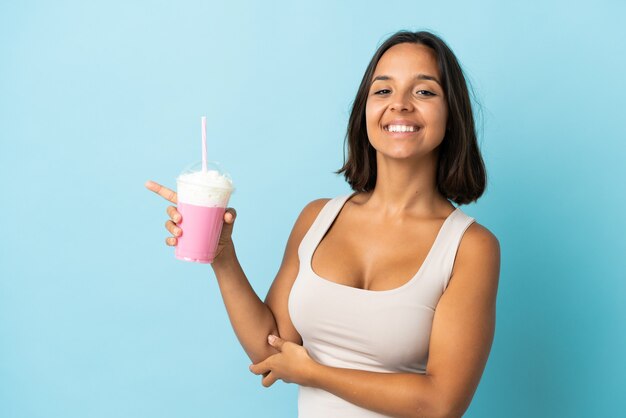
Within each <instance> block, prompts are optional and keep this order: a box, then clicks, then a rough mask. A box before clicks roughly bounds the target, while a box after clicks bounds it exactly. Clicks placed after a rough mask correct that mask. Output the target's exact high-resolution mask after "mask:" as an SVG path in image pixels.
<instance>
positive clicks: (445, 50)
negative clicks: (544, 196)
mask: <svg viewBox="0 0 626 418" xmlns="http://www.w3.org/2000/svg"><path fill="white" fill-rule="evenodd" d="M405 42H408V43H414V44H420V45H424V46H427V47H429V48H430V49H432V50H433V51H434V53H435V55H436V57H437V64H438V66H439V72H440V74H441V83H442V87H443V91H444V94H445V97H446V100H447V103H448V122H447V126H448V128H447V130H446V134H445V137H444V139H443V141H442V142H441V145H439V161H438V164H437V188H438V190H439V192H440V193H441V194H442V195H443V196H444V197H445V198H446V199H449V200H452V201H453V202H455V203H457V204H458V205H463V204H467V203H470V202H473V201H476V200H478V198H479V197H480V196H481V195H482V194H483V192H484V191H485V186H486V182H487V178H486V177H487V175H486V171H485V164H484V162H483V158H482V156H481V154H480V150H479V149H478V142H477V139H476V128H475V123H474V116H473V113H472V104H471V101H470V96H469V91H468V88H467V83H466V80H465V77H464V76H463V71H462V70H461V66H460V65H459V62H458V61H457V59H456V57H455V56H454V53H453V52H452V51H451V50H450V48H449V47H448V46H447V45H446V43H445V42H444V41H443V40H442V39H441V38H439V37H438V36H436V35H434V34H432V33H430V32H425V31H420V32H409V31H399V32H396V33H395V34H393V35H392V36H391V37H389V38H388V39H387V40H386V41H385V42H383V44H382V45H381V46H380V47H379V48H378V50H377V51H376V53H375V54H374V56H373V57H372V60H371V61H370V63H369V65H368V66H367V69H366V70H365V74H364V75H363V79H362V80H361V85H360V86H359V90H358V91H357V93H356V98H355V99H354V103H353V105H352V111H351V113H350V119H349V121H348V130H347V133H346V138H345V140H346V142H347V143H348V159H347V161H346V159H345V155H344V165H343V167H342V168H341V169H339V170H337V171H336V172H335V173H336V174H341V173H343V174H344V177H345V178H346V181H347V182H348V183H349V184H350V187H351V188H352V190H354V191H356V192H369V191H371V190H373V189H374V186H375V185H376V173H377V167H376V150H375V149H374V147H372V145H371V144H370V142H369V139H368V137H367V127H366V121H365V104H366V102H367V97H368V94H369V88H370V84H371V82H372V77H373V75H374V70H375V69H376V65H377V64H378V61H379V60H380V58H381V57H382V56H383V54H384V53H385V52H386V51H387V50H388V49H389V48H391V47H392V46H394V45H397V44H401V43H405Z"/></svg>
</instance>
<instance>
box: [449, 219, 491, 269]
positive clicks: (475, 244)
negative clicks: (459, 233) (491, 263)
mask: <svg viewBox="0 0 626 418" xmlns="http://www.w3.org/2000/svg"><path fill="white" fill-rule="evenodd" d="M494 257H497V258H499V257H500V242H499V241H498V238H496V236H495V235H494V234H493V233H492V232H491V231H490V230H489V229H487V228H486V227H484V226H483V225H481V224H479V223H478V222H472V224H471V225H470V226H469V227H468V228H467V230H466V231H465V234H463V238H462V239H461V244H460V245H459V249H458V253H457V258H458V259H461V260H462V259H464V258H473V259H476V258H479V259H482V260H485V259H491V258H494Z"/></svg>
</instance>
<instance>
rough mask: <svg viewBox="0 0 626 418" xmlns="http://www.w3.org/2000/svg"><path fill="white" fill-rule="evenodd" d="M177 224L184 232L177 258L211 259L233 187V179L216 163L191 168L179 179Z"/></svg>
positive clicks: (210, 260)
mask: <svg viewBox="0 0 626 418" xmlns="http://www.w3.org/2000/svg"><path fill="white" fill-rule="evenodd" d="M176 186H177V193H178V212H180V215H181V218H182V219H181V221H180V222H179V223H178V226H179V227H180V228H181V229H182V234H181V235H180V236H179V237H178V244H177V245H176V251H175V255H176V258H178V259H180V260H185V261H194V262H197V263H212V262H213V259H214V258H215V252H216V249H217V244H218V241H219V237H220V234H221V232H222V225H223V223H224V212H225V210H226V207H227V205H228V200H229V199H230V195H231V193H232V191H233V184H232V180H231V179H230V177H229V176H228V175H227V174H224V173H221V172H220V170H219V169H218V168H217V165H216V164H215V163H210V167H209V168H208V169H206V170H199V171H195V170H193V169H192V170H188V171H186V172H184V173H182V174H181V175H180V176H179V177H178V178H177V179H176Z"/></svg>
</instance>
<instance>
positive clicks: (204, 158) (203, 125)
mask: <svg viewBox="0 0 626 418" xmlns="http://www.w3.org/2000/svg"><path fill="white" fill-rule="evenodd" d="M202 172H203V173H206V172H207V167H206V116H202Z"/></svg>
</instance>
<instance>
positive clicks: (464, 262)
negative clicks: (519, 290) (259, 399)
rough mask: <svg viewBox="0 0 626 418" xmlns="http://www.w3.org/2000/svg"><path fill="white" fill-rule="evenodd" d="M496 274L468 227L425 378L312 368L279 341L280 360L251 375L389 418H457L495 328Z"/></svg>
mask: <svg viewBox="0 0 626 418" xmlns="http://www.w3.org/2000/svg"><path fill="white" fill-rule="evenodd" d="M499 270H500V249H499V244H498V241H497V239H496V238H495V237H494V236H493V235H492V234H491V233H490V232H489V231H488V230H487V229H485V228H484V227H482V226H480V225H478V224H473V225H472V226H470V227H469V228H468V230H467V231H466V233H465V235H464V238H463V240H462V242H461V245H460V247H459V250H458V252H457V257H456V262H455V266H454V270H453V274H452V279H451V280H450V284H449V285H448V288H447V289H446V291H445V292H444V294H443V296H442V297H441V299H440V301H439V303H438V305H437V309H436V310H435V317H434V319H433V327H432V331H431V337H430V347H429V359H428V365H427V370H426V374H425V375H419V374H411V373H374V372H367V371H360V370H351V369H341V368H334V367H328V366H324V365H321V364H319V363H316V362H314V361H313V360H312V359H310V357H308V355H307V354H306V350H305V349H304V348H303V347H299V346H296V345H295V344H290V343H286V342H285V343H283V342H282V341H279V342H278V344H275V346H276V348H277V349H278V350H279V351H281V353H280V354H277V355H274V356H271V357H269V358H268V359H267V360H265V361H264V362H262V363H261V364H258V365H254V366H252V368H251V369H252V371H253V372H254V373H258V374H262V373H263V374H266V373H267V372H268V371H271V372H270V373H269V374H267V375H266V377H265V378H264V380H263V384H264V385H265V386H269V385H271V384H272V383H273V382H274V381H275V380H276V379H283V380H285V381H288V382H295V383H299V384H301V385H304V386H313V387H317V388H320V389H323V390H326V391H328V392H330V393H333V394H335V395H336V396H339V397H341V398H343V399H345V400H347V401H349V402H351V403H354V404H356V405H359V406H361V407H363V408H367V409H370V410H373V411H376V412H380V413H383V414H386V415H390V416H394V417H460V416H461V415H463V413H464V412H465V410H466V409H467V408H468V406H469V404H470V401H471V399H472V397H473V395H474V392H475V391H476V388H477V387H478V382H479V381H480V377H481V375H482V373H483V370H484V367H485V364H486V362H487V358H488V356H489V351H490V349H491V344H492V341H493V336H494V330H495V306H496V305H495V302H496V293H497V287H498V277H499Z"/></svg>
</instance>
